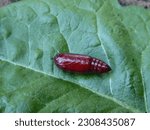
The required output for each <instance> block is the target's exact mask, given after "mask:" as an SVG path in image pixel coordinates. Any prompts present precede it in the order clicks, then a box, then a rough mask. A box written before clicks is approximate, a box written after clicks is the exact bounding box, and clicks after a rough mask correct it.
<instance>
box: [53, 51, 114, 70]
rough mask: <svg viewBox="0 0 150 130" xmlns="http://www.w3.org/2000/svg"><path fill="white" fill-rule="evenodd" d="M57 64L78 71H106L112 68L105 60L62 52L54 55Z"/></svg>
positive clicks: (65, 68) (62, 67) (61, 67)
mask: <svg viewBox="0 0 150 130" xmlns="http://www.w3.org/2000/svg"><path fill="white" fill-rule="evenodd" d="M54 62H55V64H56V65H57V66H58V67H59V68H60V69H62V70H65V71H70V72H78V73H106V72H108V71H110V70H111V68H110V67H109V65H107V64H106V63H105V62H103V61H101V60H99V59H97V58H93V57H90V56H86V55H80V54H71V53H60V54H57V55H56V56H55V57H54Z"/></svg>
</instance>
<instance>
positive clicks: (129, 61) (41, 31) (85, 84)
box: [0, 0, 150, 112]
mask: <svg viewBox="0 0 150 130" xmlns="http://www.w3.org/2000/svg"><path fill="white" fill-rule="evenodd" d="M148 19H149V11H148V10H145V9H143V8H140V7H127V8H123V7H121V6H120V5H119V4H118V2H117V0H101V1H91V0H87V1H84V0H83V1H81V0H73V1H70V0H65V2H64V1H61V0H32V1H30V0H25V1H21V2H16V3H14V4H11V5H9V6H7V7H4V8H1V9H0V60H1V61H0V72H1V74H0V76H1V77H0V110H1V112H150V97H149V95H150V87H149V80H148V77H149V73H148V70H149V69H150V60H149V56H150V53H149V49H150V48H149V47H150V42H149V32H150V30H149V28H148V27H149V24H150V22H149V21H148ZM58 52H60V53H61V52H66V53H67V52H70V53H78V54H87V55H90V56H93V57H96V58H99V59H102V60H104V61H105V62H106V63H108V64H109V65H110V66H111V68H112V71H111V72H110V73H106V74H101V75H92V74H91V75H84V74H74V73H68V72H64V71H62V70H60V69H58V68H57V67H56V65H55V64H54V62H53V57H54V56H55V55H56V54H57V53H58Z"/></svg>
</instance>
